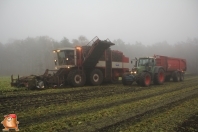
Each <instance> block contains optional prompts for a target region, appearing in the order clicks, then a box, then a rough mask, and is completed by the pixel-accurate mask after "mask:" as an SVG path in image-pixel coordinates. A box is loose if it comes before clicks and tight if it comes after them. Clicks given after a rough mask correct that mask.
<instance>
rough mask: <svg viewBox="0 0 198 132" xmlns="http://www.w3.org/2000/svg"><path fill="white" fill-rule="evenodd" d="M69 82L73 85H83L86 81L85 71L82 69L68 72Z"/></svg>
mask: <svg viewBox="0 0 198 132" xmlns="http://www.w3.org/2000/svg"><path fill="white" fill-rule="evenodd" d="M67 82H68V84H70V85H71V86H73V87H82V86H84V85H85V82H86V76H85V73H84V72H83V71H82V70H72V71H70V72H69V74H68V77H67Z"/></svg>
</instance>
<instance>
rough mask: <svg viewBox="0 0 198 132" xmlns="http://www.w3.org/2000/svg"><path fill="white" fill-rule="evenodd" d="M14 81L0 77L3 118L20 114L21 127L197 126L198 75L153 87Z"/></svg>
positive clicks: (25, 130)
mask: <svg viewBox="0 0 198 132" xmlns="http://www.w3.org/2000/svg"><path fill="white" fill-rule="evenodd" d="M9 83H10V79H9V78H8V77H0V119H1V121H3V119H4V117H3V115H6V114H10V113H15V114H17V116H18V120H19V122H20V123H19V129H20V131H22V132H35V131H36V132H67V131H74V132H77V131H79V132H83V131H86V132H88V131H99V132H104V131H109V132H114V131H117V132H127V131H129V132H130V131H133V132H135V131H137V132H139V131H198V125H197V124H198V103H197V102H198V76H193V75H187V76H186V77H185V80H184V81H183V82H172V81H171V82H166V83H165V84H164V85H151V86H150V87H140V86H138V85H137V84H135V83H134V84H133V85H132V86H123V85H122V84H105V85H102V86H85V87H80V88H71V87H67V88H50V89H45V90H27V89H25V88H11V87H10V85H9ZM0 126H1V127H0V129H3V128H4V127H3V125H0Z"/></svg>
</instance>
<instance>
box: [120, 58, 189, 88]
mask: <svg viewBox="0 0 198 132" xmlns="http://www.w3.org/2000/svg"><path fill="white" fill-rule="evenodd" d="M135 62H136V63H135V67H134V68H132V70H131V72H128V73H127V72H126V73H124V74H123V78H122V82H123V84H124V85H127V84H132V83H133V82H134V81H136V83H137V84H139V85H142V86H149V85H150V84H151V82H152V81H153V83H154V84H163V83H164V81H165V80H166V81H169V80H170V79H171V78H173V81H175V82H178V81H183V80H184V73H185V71H186V69H187V66H186V60H185V59H181V58H173V57H167V56H161V55H154V56H153V57H141V58H139V59H136V60H135Z"/></svg>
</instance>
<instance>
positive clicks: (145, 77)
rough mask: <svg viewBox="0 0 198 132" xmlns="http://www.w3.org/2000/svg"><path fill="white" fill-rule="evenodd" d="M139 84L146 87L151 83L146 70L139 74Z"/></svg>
mask: <svg viewBox="0 0 198 132" xmlns="http://www.w3.org/2000/svg"><path fill="white" fill-rule="evenodd" d="M140 81H141V85H142V86H146V87H148V86H149V85H150V84H151V75H150V74H149V73H148V72H144V73H142V75H141V79H140Z"/></svg>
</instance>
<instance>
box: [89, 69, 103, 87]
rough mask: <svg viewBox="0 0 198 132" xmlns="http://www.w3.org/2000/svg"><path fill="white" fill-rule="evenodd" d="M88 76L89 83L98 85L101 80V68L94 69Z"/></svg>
mask: <svg viewBox="0 0 198 132" xmlns="http://www.w3.org/2000/svg"><path fill="white" fill-rule="evenodd" d="M89 77H90V82H91V84H92V85H94V86H96V85H100V84H101V83H102V82H103V74H102V72H101V70H99V69H94V70H93V71H92V72H91V73H90V76H89Z"/></svg>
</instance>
